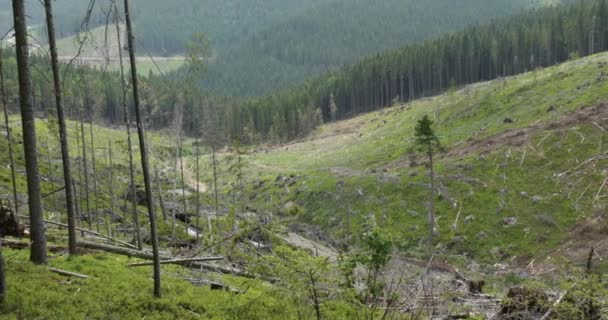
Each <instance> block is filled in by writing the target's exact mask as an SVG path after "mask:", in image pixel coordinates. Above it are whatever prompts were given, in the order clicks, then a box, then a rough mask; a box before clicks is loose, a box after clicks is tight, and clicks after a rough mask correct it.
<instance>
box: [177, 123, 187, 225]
mask: <svg viewBox="0 0 608 320" xmlns="http://www.w3.org/2000/svg"><path fill="white" fill-rule="evenodd" d="M183 150H184V139H182V137H181V135H180V137H179V168H180V171H181V176H182V201H183V206H184V214H186V212H188V200H187V199H186V180H185V179H184V157H183V155H184V154H183Z"/></svg>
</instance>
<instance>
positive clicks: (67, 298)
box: [0, 250, 293, 319]
mask: <svg viewBox="0 0 608 320" xmlns="http://www.w3.org/2000/svg"><path fill="white" fill-rule="evenodd" d="M27 254H28V253H27V251H11V250H7V251H5V252H4V255H5V258H6V259H7V260H8V270H7V282H8V292H9V295H8V300H7V305H6V306H5V309H0V311H4V312H0V319H16V317H17V318H19V319H141V318H142V317H143V316H145V318H146V319H201V318H204V319H290V317H291V314H293V309H292V307H293V306H290V305H289V304H287V303H285V301H284V299H281V297H280V296H278V295H277V294H276V292H274V291H273V289H272V287H270V286H266V285H263V284H262V283H260V282H257V281H253V280H243V279H235V278H229V277H224V279H223V281H224V282H226V283H228V284H230V285H231V286H233V287H236V288H239V289H241V290H245V291H244V292H245V293H243V294H234V293H230V292H223V291H221V290H220V291H211V290H210V289H209V287H208V286H202V287H197V286H193V285H192V284H190V283H188V282H187V281H184V280H181V279H182V278H193V277H196V275H193V274H191V273H189V272H188V271H186V270H185V269H182V268H179V267H172V266H168V267H167V266H163V272H164V274H163V281H164V284H163V292H164V298H163V299H154V298H153V297H152V289H151V288H152V281H151V270H150V268H145V267H144V268H127V267H126V264H127V263H130V262H133V260H130V259H128V258H125V257H121V256H115V255H108V254H89V255H84V256H81V257H77V258H73V259H69V258H67V257H66V256H60V255H55V256H54V257H52V259H51V261H50V266H52V267H56V268H61V269H64V270H71V271H74V272H79V273H83V274H86V275H89V276H90V277H92V278H90V279H70V278H66V277H63V276H59V275H56V274H53V273H51V272H49V271H48V270H46V268H45V267H37V266H33V265H31V264H29V263H26V262H25V261H27V259H28V256H27Z"/></svg>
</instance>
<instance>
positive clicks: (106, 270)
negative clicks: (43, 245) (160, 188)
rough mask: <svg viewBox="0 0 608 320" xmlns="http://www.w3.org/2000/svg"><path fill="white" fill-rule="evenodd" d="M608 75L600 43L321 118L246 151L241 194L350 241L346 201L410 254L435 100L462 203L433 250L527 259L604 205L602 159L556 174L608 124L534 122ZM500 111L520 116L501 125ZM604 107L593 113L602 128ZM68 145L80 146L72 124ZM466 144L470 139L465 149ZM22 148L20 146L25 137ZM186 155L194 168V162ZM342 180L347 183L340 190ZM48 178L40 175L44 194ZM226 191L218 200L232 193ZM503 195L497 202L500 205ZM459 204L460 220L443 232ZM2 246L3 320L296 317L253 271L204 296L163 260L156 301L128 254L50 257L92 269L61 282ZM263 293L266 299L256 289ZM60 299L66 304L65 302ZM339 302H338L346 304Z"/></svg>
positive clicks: (165, 145) (445, 158) (105, 136)
mask: <svg viewBox="0 0 608 320" xmlns="http://www.w3.org/2000/svg"><path fill="white" fill-rule="evenodd" d="M607 73H608V54H600V55H596V56H593V57H589V58H585V59H583V60H577V61H573V62H569V63H566V64H564V65H560V66H556V67H553V68H548V69H545V70H539V71H536V72H534V73H528V74H525V75H521V76H517V77H514V78H508V79H505V80H504V81H494V82H490V83H484V84H478V85H474V86H470V87H467V88H464V89H462V90H460V91H457V92H452V93H447V94H445V95H442V96H438V97H435V98H430V99H425V100H420V101H416V102H413V103H410V104H407V105H404V106H397V107H394V108H390V109H386V110H383V111H380V112H375V113H371V114H367V115H363V116H361V117H357V118H354V119H351V120H348V121H343V122H340V123H335V124H328V125H326V126H323V127H321V128H319V129H318V130H317V131H316V132H315V133H314V134H313V135H312V136H311V137H308V138H307V139H305V140H303V141H300V142H297V143H292V144H288V145H282V146H275V147H266V146H259V147H258V152H257V153H253V154H251V155H250V156H248V157H247V161H248V163H249V167H248V169H247V175H246V179H247V180H248V181H249V182H251V183H250V184H249V187H248V189H249V190H248V193H249V194H248V196H250V197H251V199H252V200H251V202H250V203H248V204H249V205H250V206H252V207H254V208H258V209H261V210H264V209H272V210H274V211H276V210H277V208H278V209H279V210H281V211H285V210H283V208H284V205H285V203H287V202H289V201H294V202H295V203H297V204H298V205H300V206H301V207H302V208H303V209H304V213H303V219H304V220H306V221H308V222H312V223H313V224H315V225H318V226H320V227H322V228H323V229H325V230H326V231H328V232H330V233H331V234H332V235H333V236H334V237H335V238H338V239H343V238H345V230H346V221H347V214H346V213H347V212H350V218H349V221H350V232H351V234H353V235H355V236H353V238H357V237H356V235H357V234H360V231H361V230H363V229H364V228H365V227H366V225H369V224H370V223H375V224H377V225H380V226H382V227H383V228H384V230H386V232H387V233H388V234H390V235H391V236H392V237H393V238H394V239H395V240H396V242H397V243H398V244H399V246H400V247H401V248H402V249H403V250H405V252H407V253H408V254H410V255H414V256H415V255H417V254H420V255H422V254H423V251H422V246H421V244H423V239H424V237H425V235H426V232H425V230H426V227H425V215H424V212H425V199H426V196H427V191H428V190H427V189H426V188H425V187H424V185H423V183H426V182H427V178H426V176H425V173H426V169H425V167H424V166H421V165H420V164H417V165H415V164H414V162H416V163H423V162H424V159H422V158H420V157H417V156H415V155H414V153H413V152H412V151H411V150H412V138H413V126H414V124H415V121H416V120H417V119H419V118H420V117H421V116H422V115H424V114H426V113H431V114H433V115H435V114H436V111H437V109H436V108H437V106H440V107H441V109H440V112H439V121H438V126H437V129H438V132H439V135H440V136H441V139H442V142H443V143H444V145H445V146H446V147H447V149H448V151H447V153H446V154H444V155H442V156H440V159H439V163H438V175H439V176H440V178H439V181H440V183H441V184H442V185H443V186H445V189H444V190H446V191H447V192H448V193H449V195H450V196H451V197H452V198H454V199H455V200H457V202H458V203H457V204H456V206H455V207H454V206H452V204H451V203H449V202H448V201H445V199H439V200H438V204H439V205H438V213H439V214H438V216H439V221H438V224H439V230H440V233H441V236H440V243H441V244H440V247H442V248H446V250H444V251H443V252H446V253H467V254H468V256H469V257H472V258H474V259H476V260H478V261H481V262H486V263H490V264H493V263H495V262H505V263H510V262H513V263H515V264H519V265H526V264H527V263H528V262H529V261H530V259H532V258H534V257H543V256H545V255H547V254H550V253H552V252H554V250H555V249H556V248H558V247H559V245H560V244H561V243H563V241H565V240H567V239H568V238H569V237H571V236H572V235H571V234H569V233H568V232H567V231H569V230H570V227H571V226H573V225H574V224H576V223H577V222H579V221H582V220H585V218H587V217H589V216H591V215H593V214H598V213H599V214H600V215H601V213H603V210H602V209H601V208H605V207H606V197H605V196H603V195H604V194H605V191H604V193H601V192H600V193H599V197H598V198H597V199H594V198H595V195H596V193H597V190H598V189H599V187H600V185H601V183H602V180H603V179H604V178H605V172H603V171H602V170H601V169H602V168H604V167H605V166H606V165H607V162H606V160H601V161H598V162H590V163H589V165H585V166H582V167H581V168H577V169H576V170H574V171H573V173H572V174H568V175H565V176H564V177H563V178H561V179H556V178H555V173H560V172H565V171H567V170H570V169H572V168H576V167H577V166H579V165H580V164H581V163H584V161H585V159H589V158H590V157H592V156H593V155H597V154H602V153H604V152H606V147H605V143H604V140H605V139H606V138H607V137H606V133H605V132H604V131H602V130H601V129H600V128H599V127H598V126H596V125H595V124H593V123H592V122H588V121H583V122H580V123H577V124H575V125H568V126H565V127H564V126H556V127H554V128H549V127H538V125H539V124H541V123H546V122H553V121H557V120H560V119H562V118H563V116H565V115H568V114H570V113H571V112H573V111H575V110H577V109H581V110H589V109H588V107H589V106H593V105H597V104H598V103H599V102H602V101H606V100H607V99H606V97H607V96H608V86H607V85H606V74H607ZM549 106H555V107H556V109H557V110H556V111H555V112H551V113H549V112H547V108H549ZM603 108H605V106H604V107H603ZM507 117H509V118H512V119H513V120H514V121H515V122H514V123H512V124H505V123H504V119H505V118H507ZM604 118H605V117H604ZM604 118H602V117H600V118H598V119H595V120H596V122H597V123H598V124H600V125H604V126H605V124H606V123H605V119H604ZM13 119H14V120H16V118H13ZM15 124H16V123H15ZM73 127H74V123H71V124H70V128H73ZM527 127H528V128H537V129H536V130H532V129H526V130H527V131H526V132H528V133H529V134H526V135H524V138H525V139H523V141H524V142H525V143H523V144H515V143H510V142H509V141H503V140H501V139H498V138H497V139H494V140H495V141H496V143H495V144H494V146H493V147H491V148H489V147H485V145H487V144H488V142H489V140H484V139H486V138H488V137H491V136H493V135H495V134H500V133H502V132H505V131H508V130H519V129H520V128H527ZM46 130H48V125H47V124H45V123H43V122H42V121H39V122H38V134H39V137H40V139H41V141H42V142H41V144H40V146H39V150H40V153H41V156H42V157H41V160H40V163H41V170H42V172H43V174H45V175H48V174H49V170H48V167H47V166H46V160H44V159H45V156H46V154H47V153H48V150H47V149H48V147H47V146H46V145H45V143H44V141H45V138H44V137H45V136H46ZM95 133H96V135H97V141H98V142H97V147H99V148H101V147H105V146H104V144H106V143H107V142H108V141H113V142H114V145H115V150H114V152H115V155H117V156H116V157H115V158H114V164H115V169H120V171H121V172H120V174H119V176H118V177H116V179H117V181H121V183H120V187H115V190H114V191H115V192H116V194H118V193H120V192H124V188H125V187H126V184H125V183H124V181H128V180H126V172H125V169H126V166H125V164H126V156H125V152H124V150H125V147H124V144H125V143H124V140H125V138H124V132H123V131H119V130H115V129H109V128H101V127H96V128H95ZM149 137H150V139H151V140H152V144H153V146H152V151H153V163H155V164H158V165H161V169H162V168H164V166H166V165H167V163H165V162H164V161H162V159H167V158H168V155H169V154H170V152H172V149H171V146H172V145H173V144H172V143H171V142H170V141H168V140H167V139H166V137H167V135H161V134H156V133H149ZM505 140H509V139H507V138H505ZM475 141H485V143H483V144H479V143H475ZM5 143H6V142H5V141H4V139H0V148H2V150H6V145H5ZM71 145H72V150H73V153H74V156H76V151H75V146H76V141H75V139H74V135H73V132H71ZM471 145H472V146H475V147H472V148H469V146H471ZM190 149H191V144H187V150H186V154H189V155H190V156H191V154H192V153H191V151H192V150H190ZM51 150H52V153H53V154H57V153H58V152H57V151H58V148H57V145H56V144H53V143H52V144H51ZM266 150H268V152H266ZM97 152H98V153H97V155H98V172H99V176H100V180H101V181H100V186H101V188H104V186H105V188H107V182H108V181H107V177H108V174H107V173H108V172H107V170H108V167H107V166H108V162H107V160H106V159H105V158H104V155H105V153H104V152H103V150H98V151H97ZM17 154H18V155H20V154H22V150H21V149H20V148H18V150H17ZM524 154H525V157H524ZM6 158H7V155H6V153H2V154H0V160H1V162H2V163H7V162H8V160H7V159H6ZM522 159H523V161H522ZM18 160H19V161H18V166H19V167H20V168H21V167H22V165H23V163H22V162H23V160H22V159H21V158H20V156H19V159H18ZM188 160H191V159H188ZM51 162H52V163H53V166H52V167H53V168H54V169H53V171H54V173H53V176H58V175H59V174H58V173H59V172H60V163H59V162H58V161H57V159H56V158H54V159H51ZM188 163H190V165H191V164H192V163H193V161H188ZM203 163H204V165H203V169H204V172H205V173H206V176H205V177H204V179H203V180H204V182H207V183H208V184H210V183H209V182H210V181H211V179H210V175H209V173H210V170H209V169H210V168H209V165H208V159H204V162H203ZM223 171H225V168H223ZM385 171H386V172H385ZM289 174H294V175H299V176H301V177H302V178H301V179H300V180H299V181H298V182H297V183H295V184H294V185H291V186H289V187H288V188H285V187H283V186H277V184H276V183H275V179H276V177H277V176H279V175H282V176H285V175H289ZM228 176H229V175H228V174H227V173H223V174H222V175H221V181H220V182H221V188H222V190H225V184H226V183H228V182H230V181H229V177H228ZM457 176H460V178H462V177H468V178H472V179H478V180H479V181H482V182H483V183H485V184H486V185H487V186H485V187H484V186H483V185H481V184H478V183H469V182H464V181H463V180H462V179H457ZM9 177H10V175H9V170H8V168H7V167H6V166H4V165H3V166H0V181H1V184H2V188H3V189H4V190H5V191H3V193H5V192H6V191H7V190H8V188H9V181H10V180H9V179H10V178H9ZM23 179H24V178H23V172H20V174H19V181H18V182H19V186H20V189H21V192H24V190H25V182H24V180H23ZM259 180H265V181H266V183H265V184H264V186H261V187H258V188H257V189H256V188H254V187H253V186H252V185H253V184H254V183H255V184H257V182H258V181H259ZM339 182H342V183H340V184H343V187H342V188H338V185H339ZM55 188H56V186H54V185H53V184H51V183H49V182H46V180H45V182H44V190H45V192H50V191H52V190H54V189H55ZM166 188H168V186H166ZM585 190H587V191H585ZM522 192H525V194H522ZM535 197H536V198H535ZM204 198H205V200H204V201H206V202H208V201H210V199H208V198H209V195H208V194H207V195H206V196H205V197H204ZM229 198H230V197H227V196H226V197H223V199H226V202H228V201H227V199H229ZM501 200H502V203H503V209H502V210H497V209H498V208H499V206H500V205H499V203H501ZM46 201H47V204H49V203H50V202H52V200H51V199H50V198H47V200H46ZM59 201H61V200H59ZM223 201H224V200H223ZM100 205H101V206H104V205H106V206H107V205H108V200H107V199H100ZM226 205H227V206H228V205H229V204H226ZM460 208H462V209H461V210H460ZM594 208H595V209H594ZM459 210H460V211H461V212H460V217H459V223H458V227H457V228H456V230H451V229H450V226H451V225H452V223H453V221H454V220H455V218H456V216H457V215H458V212H459ZM466 217H469V219H470V221H469V222H468V223H465V222H464V220H465V218H466ZM506 217H517V218H518V223H517V224H516V225H514V226H511V227H506V226H503V219H504V218H506ZM142 219H143V217H142ZM162 228H163V225H162V224H161V229H162ZM164 229H165V230H161V233H163V232H165V234H168V232H169V228H168V226H164ZM585 230H586V231H585V232H587V233H589V232H595V231H596V230H594V229H593V228H591V229H585ZM54 242H56V243H57V242H59V243H62V242H64V239H62V238H60V237H59V238H55V240H54ZM447 249H449V251H448V250H447ZM605 249H606V248H602V247H600V248H599V253H600V254H601V255H606V252H605V251H604V250H605ZM5 254H6V256H7V260H8V261H9V262H8V266H9V288H10V289H11V291H10V292H13V294H12V295H11V296H10V297H9V302H10V303H9V310H8V311H10V315H9V316H8V318H9V319H10V318H11V317H13V318H14V317H15V316H17V314H19V313H21V314H23V315H25V317H26V318H36V317H37V316H41V315H42V314H51V315H52V316H53V317H55V318H58V319H59V318H62V319H63V318H82V317H83V316H89V317H90V318H103V317H104V316H105V315H106V314H108V313H110V314H112V313H114V314H116V315H118V314H120V315H128V316H125V317H127V318H128V317H133V318H134V317H136V316H138V315H141V314H149V316H148V318H149V317H156V316H158V317H159V318H161V317H163V316H169V315H171V316H177V317H179V318H188V317H189V316H190V315H192V314H191V313H190V311H193V312H196V313H199V314H205V316H207V317H209V318H214V317H215V318H218V319H225V318H231V317H232V318H239V316H241V318H242V315H250V316H249V318H250V319H255V318H256V317H259V318H260V319H265V318H272V317H271V316H270V315H271V314H272V315H273V316H275V318H277V319H284V318H286V315H287V314H293V307H292V306H291V305H290V304H286V303H285V301H284V299H281V297H280V296H278V297H277V295H276V294H275V295H273V294H272V293H276V292H275V291H273V290H271V289H269V288H268V287H266V286H265V285H261V284H259V283H255V282H251V283H249V282H243V281H241V280H235V279H224V281H226V282H229V283H233V284H234V285H235V286H237V287H239V288H243V287H250V288H251V289H250V290H248V293H247V294H245V295H238V296H233V295H229V294H225V293H218V292H213V293H212V292H209V291H208V290H207V289H199V288H193V287H191V286H190V285H188V284H186V283H185V282H183V281H181V280H179V279H177V278H178V277H177V276H176V275H178V274H181V273H182V272H183V271H182V270H181V269H179V268H171V267H169V268H167V269H164V270H166V271H165V277H166V280H167V281H165V284H166V288H165V289H166V290H167V293H168V294H167V296H166V298H165V299H162V300H158V301H154V300H152V299H151V295H150V292H149V288H150V287H151V283H150V280H149V276H150V275H149V269H145V268H144V269H127V268H124V265H125V263H127V260H126V259H125V258H121V257H116V256H113V255H90V256H84V257H81V258H77V259H73V260H68V259H66V258H65V257H63V256H55V257H54V258H53V259H52V260H51V265H53V266H57V267H61V268H65V269H69V270H73V271H76V272H82V273H86V274H89V275H92V276H94V277H96V278H98V279H99V280H95V279H92V280H84V281H83V280H74V281H72V282H66V281H65V279H64V278H61V277H59V276H55V275H51V274H49V273H48V272H46V271H44V270H43V269H40V268H37V267H33V266H30V265H29V264H27V263H25V262H23V261H25V260H26V259H27V256H26V253H25V252H13V251H10V250H8V251H7V252H5ZM452 257H453V256H452ZM573 257H574V258H578V257H577V256H573ZM452 260H453V261H455V260H456V258H453V259H452ZM108 279H112V280H111V281H109V280H108ZM232 281H235V282H232ZM125 283H128V284H129V285H125ZM79 290H80V291H79ZM83 291H84V292H86V293H88V294H84V292H83ZM15 292H17V293H16V294H15ZM108 296H110V297H113V298H112V299H111V300H110V302H111V303H110V302H107V303H106V302H100V301H106V299H107V297H108ZM261 296H264V297H265V298H263V299H261V298H260V297H261ZM102 297H103V299H102ZM68 298H69V299H70V303H69V304H66V303H65V299H68ZM73 299H76V302H75V303H72V302H73ZM339 309H340V307H338V309H337V310H338V311H337V312H341V311H340V310H339ZM83 310H85V311H83ZM86 310H88V311H86ZM188 310H190V311H188ZM81 312H89V314H86V315H83V314H81ZM237 312H238V316H237ZM0 317H2V316H0ZM117 317H118V316H117ZM123 318H124V317H123ZM336 318H339V316H336Z"/></svg>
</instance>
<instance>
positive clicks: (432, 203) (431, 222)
mask: <svg viewBox="0 0 608 320" xmlns="http://www.w3.org/2000/svg"><path fill="white" fill-rule="evenodd" d="M428 156H429V166H430V171H431V194H430V202H429V206H430V208H429V264H430V263H431V261H432V259H433V256H434V254H435V252H434V251H435V248H434V246H433V238H434V233H435V167H434V163H433V151H432V150H430V149H429V152H428ZM431 269H432V268H431V267H430V266H428V267H427V273H426V276H427V281H428V286H429V294H430V299H431V301H430V303H431V316H434V315H435V312H436V310H435V296H434V288H433V276H432V272H431Z"/></svg>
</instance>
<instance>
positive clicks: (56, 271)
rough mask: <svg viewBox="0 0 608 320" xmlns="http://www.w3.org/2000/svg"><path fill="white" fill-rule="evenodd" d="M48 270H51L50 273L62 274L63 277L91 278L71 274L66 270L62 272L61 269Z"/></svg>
mask: <svg viewBox="0 0 608 320" xmlns="http://www.w3.org/2000/svg"><path fill="white" fill-rule="evenodd" d="M48 269H49V271H51V272H54V273H57V274H60V275H62V276H68V277H76V278H82V279H88V278H89V276H87V275H84V274H80V273H75V272H71V271H66V270H61V269H57V268H51V267H48Z"/></svg>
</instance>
